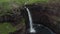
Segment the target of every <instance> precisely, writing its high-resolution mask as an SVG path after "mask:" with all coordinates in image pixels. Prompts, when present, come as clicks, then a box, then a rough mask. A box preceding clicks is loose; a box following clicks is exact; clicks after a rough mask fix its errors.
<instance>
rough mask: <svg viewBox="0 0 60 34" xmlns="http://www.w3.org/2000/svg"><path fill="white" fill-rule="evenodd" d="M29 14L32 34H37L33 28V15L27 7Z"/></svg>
mask: <svg viewBox="0 0 60 34" xmlns="http://www.w3.org/2000/svg"><path fill="white" fill-rule="evenodd" d="M25 8H26V10H27V12H28V17H29V21H30V31H29V32H30V33H36V30H35V29H34V28H33V22H32V17H31V13H30V11H29V9H28V8H27V7H25Z"/></svg>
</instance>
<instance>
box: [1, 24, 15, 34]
mask: <svg viewBox="0 0 60 34" xmlns="http://www.w3.org/2000/svg"><path fill="white" fill-rule="evenodd" d="M15 30H16V28H15V27H13V26H12V25H11V24H10V23H3V24H2V23H0V34H8V33H9V32H14V31H15Z"/></svg>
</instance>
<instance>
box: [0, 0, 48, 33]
mask: <svg viewBox="0 0 60 34" xmlns="http://www.w3.org/2000/svg"><path fill="white" fill-rule="evenodd" d="M25 2H27V4H32V3H36V2H47V0H0V7H2V10H4V11H1V10H0V15H1V14H5V12H6V11H7V10H9V9H10V7H11V6H10V5H9V4H10V3H17V4H19V5H24V4H25ZM15 30H16V28H15V27H12V26H11V24H9V23H3V24H0V34H8V32H13V31H15Z"/></svg>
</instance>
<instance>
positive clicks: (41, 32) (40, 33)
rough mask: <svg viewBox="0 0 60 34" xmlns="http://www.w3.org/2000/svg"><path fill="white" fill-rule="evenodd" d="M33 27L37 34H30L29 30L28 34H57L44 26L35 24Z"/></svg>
mask: <svg viewBox="0 0 60 34" xmlns="http://www.w3.org/2000/svg"><path fill="white" fill-rule="evenodd" d="M33 26H34V29H35V30H36V33H30V32H29V30H28V31H27V34H55V33H54V32H53V31H52V30H51V29H49V28H48V27H45V26H43V25H40V24H34V25H33Z"/></svg>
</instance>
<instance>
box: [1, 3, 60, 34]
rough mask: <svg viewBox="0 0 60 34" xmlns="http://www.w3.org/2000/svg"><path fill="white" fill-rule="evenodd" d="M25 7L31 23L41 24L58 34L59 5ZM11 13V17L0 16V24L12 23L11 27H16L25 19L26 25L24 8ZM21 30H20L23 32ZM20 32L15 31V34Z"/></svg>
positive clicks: (59, 29)
mask: <svg viewBox="0 0 60 34" xmlns="http://www.w3.org/2000/svg"><path fill="white" fill-rule="evenodd" d="M26 6H27V7H28V8H29V10H30V12H31V15H32V19H33V23H35V24H43V25H44V26H47V27H49V28H50V29H51V30H52V31H54V32H55V33H56V34H60V8H59V6H60V5H59V4H32V5H26ZM11 11H12V13H11V15H8V14H9V13H8V14H6V15H3V16H0V22H1V23H2V22H12V25H18V24H19V23H20V22H21V19H22V18H25V19H26V20H27V21H26V23H25V24H28V22H29V21H28V17H27V12H26V10H25V9H24V8H21V9H20V8H18V9H17V10H16V9H12V10H11ZM27 26H28V25H27ZM23 28H24V27H23ZM23 28H22V30H24V29H23ZM20 32H21V30H18V31H16V34H21V33H20ZM22 33H23V32H22ZM14 34H15V32H14Z"/></svg>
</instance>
